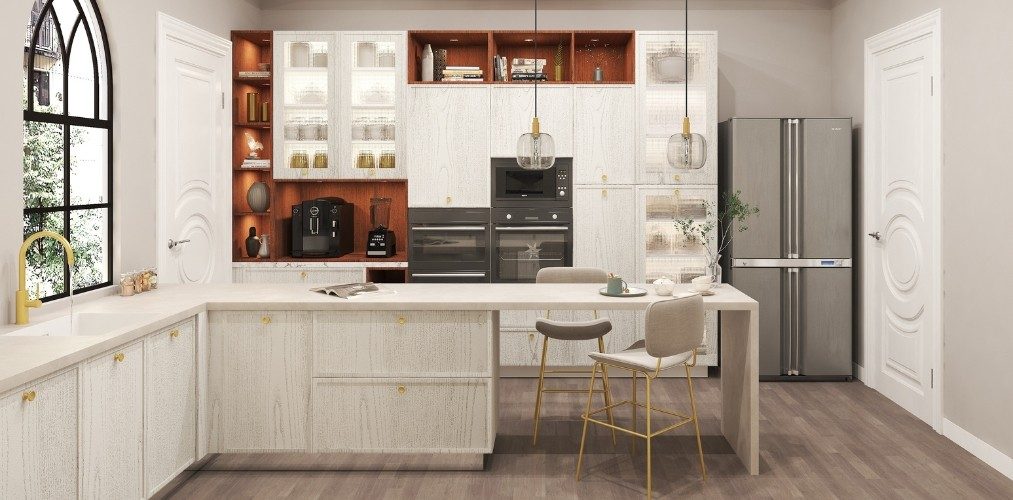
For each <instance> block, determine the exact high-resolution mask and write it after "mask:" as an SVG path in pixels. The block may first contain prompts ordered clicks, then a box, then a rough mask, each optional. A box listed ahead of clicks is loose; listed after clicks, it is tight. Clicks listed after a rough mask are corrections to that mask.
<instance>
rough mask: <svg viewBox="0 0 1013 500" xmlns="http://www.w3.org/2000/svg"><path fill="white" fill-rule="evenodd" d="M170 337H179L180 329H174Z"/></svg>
mask: <svg viewBox="0 0 1013 500" xmlns="http://www.w3.org/2000/svg"><path fill="white" fill-rule="evenodd" d="M169 336H170V337H172V338H176V337H179V329H178V328H177V329H174V330H173V331H171V332H169Z"/></svg>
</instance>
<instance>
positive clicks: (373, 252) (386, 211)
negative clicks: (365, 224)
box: [366, 198, 397, 257]
mask: <svg viewBox="0 0 1013 500" xmlns="http://www.w3.org/2000/svg"><path fill="white" fill-rule="evenodd" d="M390 201H391V200H390V198H372V199H370V200H369V223H370V225H371V226H373V229H372V230H370V231H369V239H368V240H367V242H366V257H393V256H394V254H395V253H397V245H396V242H395V239H394V231H391V230H390V229H389V228H388V225H389V224H390Z"/></svg>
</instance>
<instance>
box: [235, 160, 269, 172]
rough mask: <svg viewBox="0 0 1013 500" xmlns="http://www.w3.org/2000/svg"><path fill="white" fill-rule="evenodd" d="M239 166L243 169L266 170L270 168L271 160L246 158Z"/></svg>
mask: <svg viewBox="0 0 1013 500" xmlns="http://www.w3.org/2000/svg"><path fill="white" fill-rule="evenodd" d="M239 168H241V169H244V170H267V169H269V168H271V160H261V159H258V158H247V159H245V160H243V164H242V165H240V166H239Z"/></svg>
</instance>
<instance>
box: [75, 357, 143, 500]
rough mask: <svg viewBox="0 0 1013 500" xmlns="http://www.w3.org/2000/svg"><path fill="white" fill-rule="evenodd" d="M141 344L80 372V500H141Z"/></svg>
mask: <svg viewBox="0 0 1013 500" xmlns="http://www.w3.org/2000/svg"><path fill="white" fill-rule="evenodd" d="M143 371H144V345H143V343H142V342H135V343H133V344H130V345H127V346H124V347H121V348H119V349H117V350H115V351H111V352H108V353H106V354H102V355H100V356H98V357H96V358H94V359H92V360H90V361H88V362H86V363H85V364H84V365H83V367H82V376H81V380H82V387H81V388H82V390H81V445H82V446H81V465H82V481H81V489H82V494H83V496H84V498H98V499H110V498H142V497H144V496H145V495H144V486H143V484H144V476H143V472H142V467H141V464H142V463H143V462H142V461H143V458H144V457H143V441H144V431H143V413H144V405H143V403H142V402H143V393H144V384H143Z"/></svg>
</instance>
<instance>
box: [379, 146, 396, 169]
mask: <svg viewBox="0 0 1013 500" xmlns="http://www.w3.org/2000/svg"><path fill="white" fill-rule="evenodd" d="M396 167H397V158H396V157H395V155H394V150H393V149H385V150H384V151H383V152H382V153H380V168H396Z"/></svg>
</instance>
